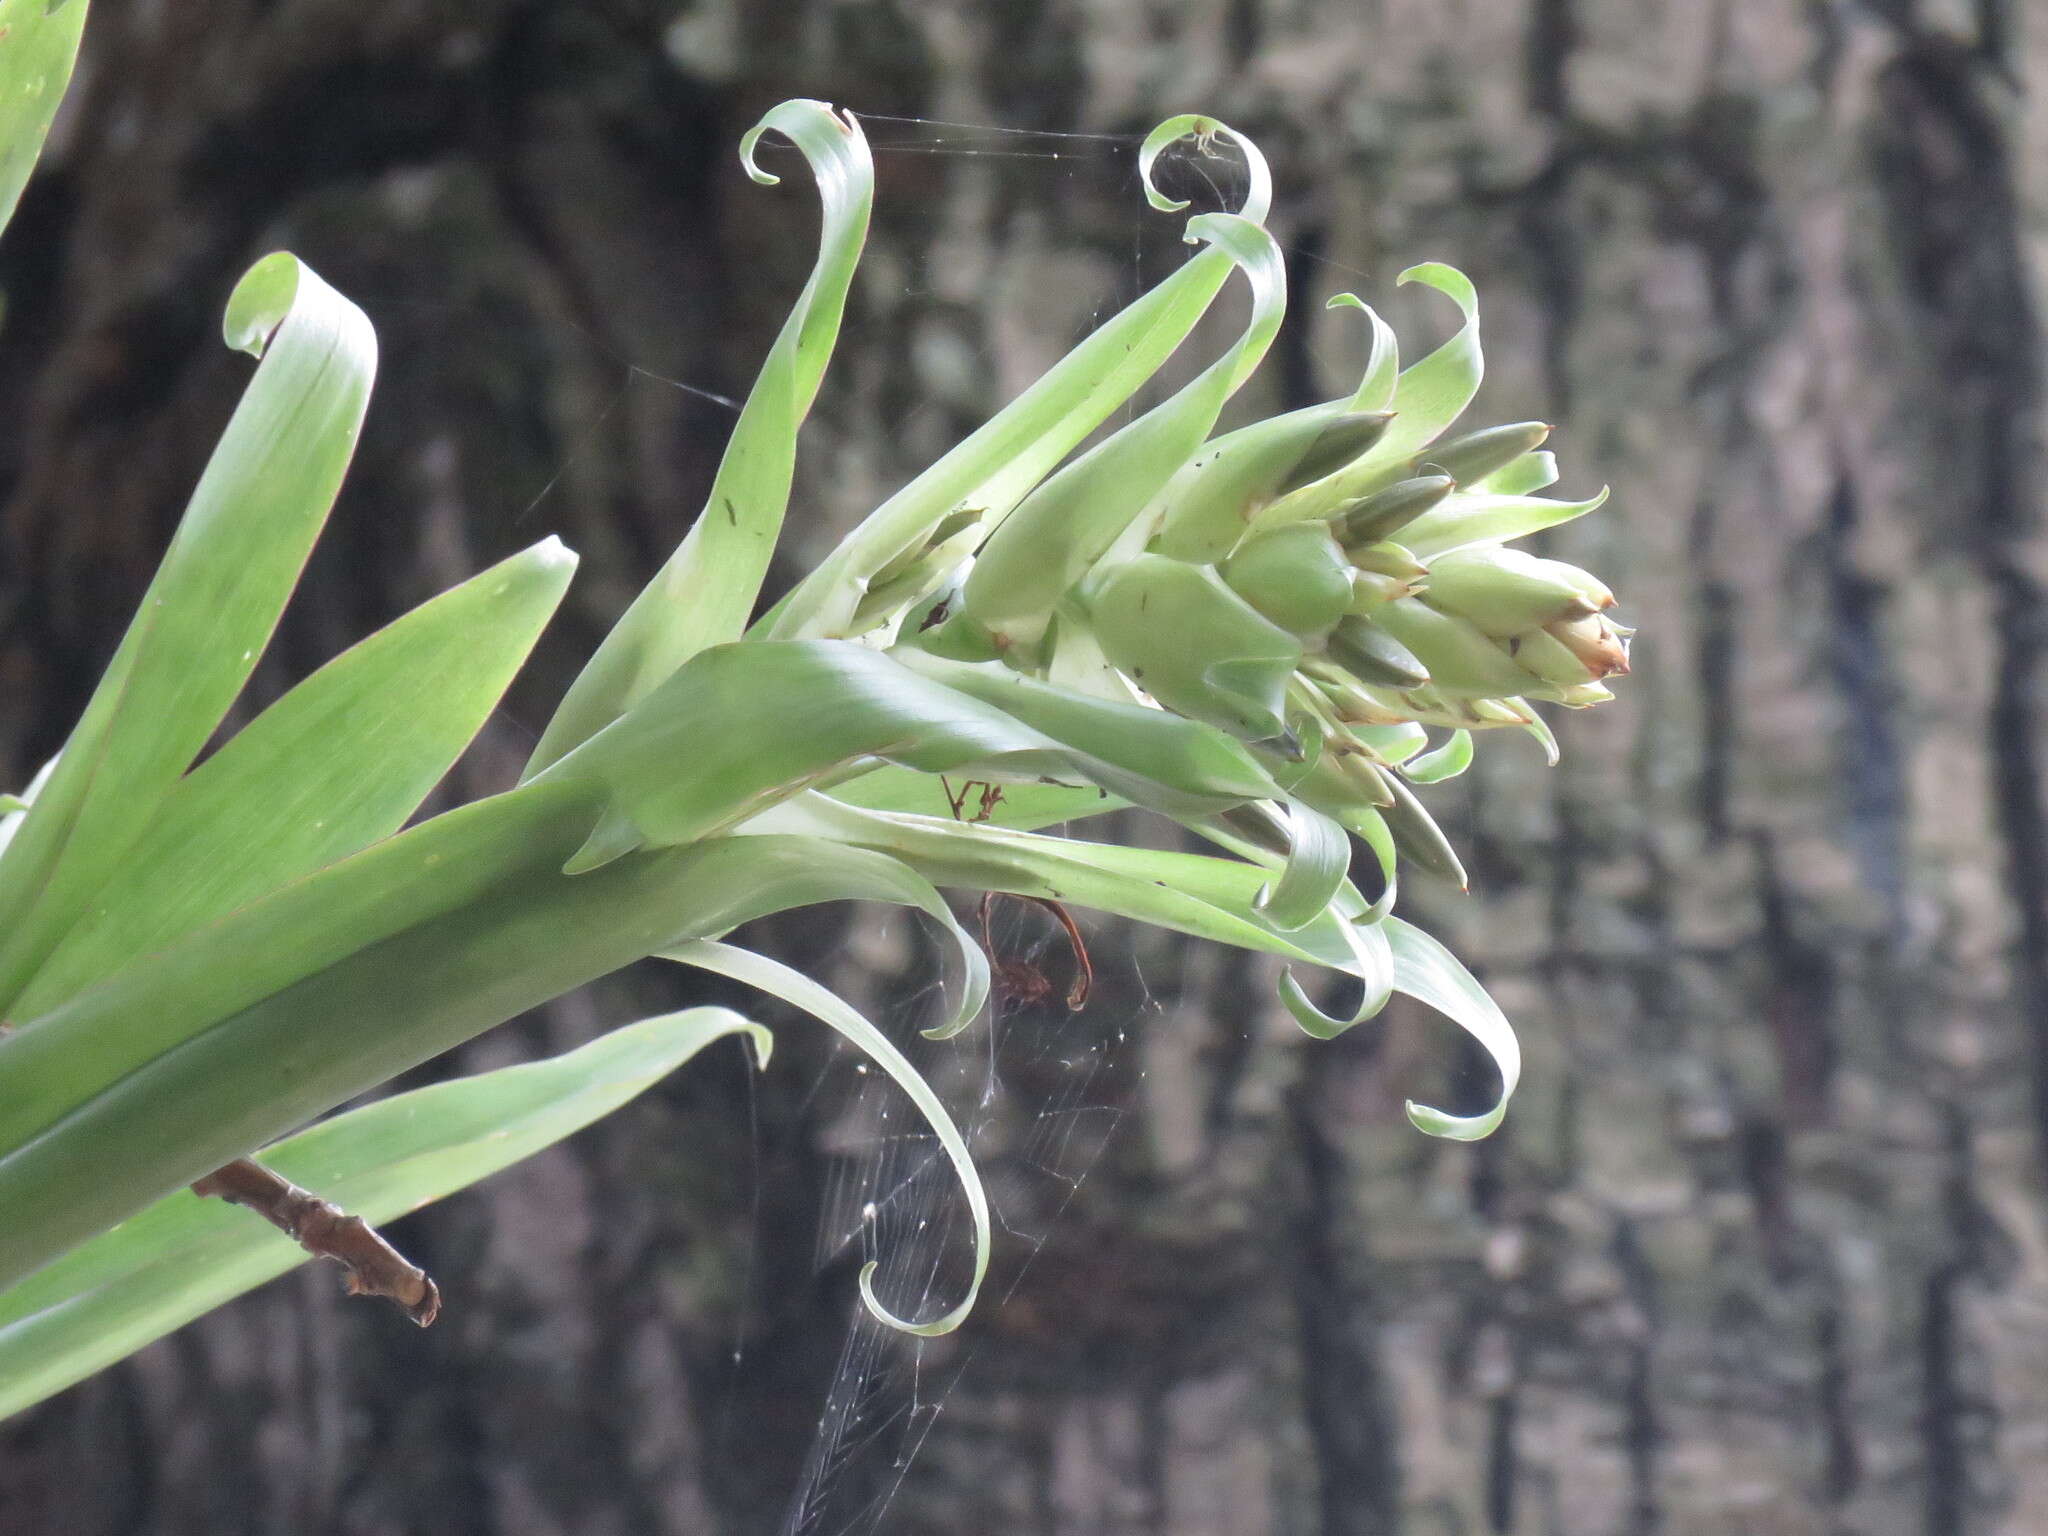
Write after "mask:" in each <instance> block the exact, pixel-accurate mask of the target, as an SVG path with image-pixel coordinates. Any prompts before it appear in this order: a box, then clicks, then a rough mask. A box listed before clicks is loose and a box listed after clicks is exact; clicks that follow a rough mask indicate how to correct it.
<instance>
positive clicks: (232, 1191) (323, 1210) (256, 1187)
mask: <svg viewBox="0 0 2048 1536" xmlns="http://www.w3.org/2000/svg"><path fill="white" fill-rule="evenodd" d="M192 1193H193V1194H195V1195H199V1196H202V1197H204V1196H208V1195H211V1196H214V1197H216V1198H218V1199H222V1200H225V1201H227V1202H228V1203H229V1204H230V1205H245V1206H247V1207H248V1208H249V1209H250V1210H252V1211H254V1212H255V1213H256V1214H257V1215H259V1216H261V1217H262V1218H263V1219H264V1220H265V1221H267V1222H269V1223H270V1224H271V1225H272V1226H273V1227H276V1228H277V1229H278V1230H279V1231H280V1232H283V1233H285V1234H286V1235H287V1236H289V1237H291V1238H292V1239H293V1240H294V1241H296V1242H297V1243H298V1245H299V1246H300V1247H301V1248H303V1249H305V1250H306V1252H308V1253H310V1254H312V1255H313V1256H314V1257H315V1258H320V1259H333V1260H334V1261H335V1262H336V1263H337V1264H339V1265H341V1267H342V1268H343V1269H345V1270H347V1271H348V1281H347V1284H348V1293H349V1295H351V1296H383V1297H386V1298H388V1299H389V1300H391V1301H392V1302H395V1303H396V1304H397V1305H398V1307H399V1308H400V1310H402V1311H403V1312H404V1313H405V1315H406V1316H407V1317H409V1318H411V1319H412V1320H413V1321H414V1322H415V1323H418V1324H419V1325H420V1326H421V1327H422V1328H424V1327H426V1326H427V1325H428V1324H429V1323H431V1322H433V1320H434V1319H435V1318H436V1317H438V1316H439V1315H440V1312H441V1291H440V1288H439V1287H438V1286H436V1285H435V1284H434V1282H433V1280H432V1279H431V1278H430V1277H429V1276H428V1274H427V1272H426V1271H425V1270H423V1269H421V1268H419V1267H418V1266H417V1265H414V1264H410V1263H408V1262H407V1261H406V1259H405V1256H404V1255H403V1254H401V1253H400V1252H399V1251H398V1250H397V1249H396V1248H393V1247H392V1246H391V1245H390V1244H389V1243H387V1242H385V1241H384V1239H383V1238H382V1237H380V1236H379V1235H378V1234H377V1229H376V1228H375V1227H373V1226H371V1225H370V1224H369V1223H368V1222H367V1221H365V1220H363V1218H362V1217H360V1216H351V1215H349V1214H348V1213H347V1212H345V1211H343V1210H342V1209H341V1208H340V1207H339V1206H337V1205H335V1204H333V1203H332V1202H331V1201H327V1200H322V1199H321V1198H320V1197H319V1196H318V1195H316V1194H313V1193H312V1192H311V1191H309V1190H304V1189H301V1188H299V1186H298V1185H296V1184H294V1183H292V1181H291V1180H290V1179H287V1178H285V1177H284V1176H283V1175H281V1174H277V1173H273V1172H271V1170H270V1169H268V1168H266V1167H264V1166H263V1165H262V1164H261V1163H259V1162H256V1161H254V1160H253V1159H251V1158H246V1157H238V1158H236V1159H235V1160H234V1161H233V1162H232V1163H229V1164H227V1165H226V1166H224V1167H220V1168H216V1169H214V1170H213V1172H211V1173H209V1174H208V1175H207V1176H206V1177H205V1178H203V1179H201V1180H199V1182H198V1183H196V1184H194V1185H193V1186H192Z"/></svg>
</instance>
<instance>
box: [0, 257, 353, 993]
mask: <svg viewBox="0 0 2048 1536" xmlns="http://www.w3.org/2000/svg"><path fill="white" fill-rule="evenodd" d="M224 329H225V331H226V334H227V337H228V340H229V342H230V344H231V345H235V346H238V347H241V348H243V349H245V350H249V351H253V352H255V353H257V354H258V355H260V356H261V357H262V359H263V361H262V363H261V365H260V366H259V367H258V368H257V370H256V376H255V378H254V379H252V380H251V381H250V384H249V387H248V389H247V390H246V391H245V392H244V394H243V396H242V401H241V404H240V405H238V406H237V407H236V409H235V414H234V417H233V419H232V420H230V421H229V423H228V426H227V430H226V432H224V433H223V434H222V436H221V440H220V444H219V446H218V447H217V448H216V449H215V450H214V453H213V457H212V459H211V460H210V461H209V462H208V464H207V466H206V471H205V473H204V474H203V475H201V477H200V480H199V485H198V488H197V489H196V490H194V492H193V493H192V500H191V502H190V504H189V505H188V506H187V508H186V511H185V516H184V520H183V521H182V522H181V523H180V524H179V526H178V532H177V535H176V537H175V538H173V539H172V541H171V547H170V550H169V552H168V553H167V554H166V555H165V556H164V561H163V565H162V566H161V567H160V568H159V569H158V571H157V575H156V579H155V580H154V581H153V582H151V583H150V587H149V590H148V592H147V593H145V594H144V596H143V599H142V607H141V610H140V611H139V612H138V613H137V614H136V616H135V620H134V622H133V623H132V624H131V625H130V626H129V629H128V633H127V635H126V637H125V638H124V639H123V640H122V642H121V646H120V649H119V650H118V651H117V652H116V653H115V655H114V659H113V661H112V662H111V663H110V664H109V666H108V668H107V671H106V675H105V676H104V677H103V678H102V679H101V681H100V686H99V688H98V690H97V691H96V692H95V693H94V694H93V697H92V700H91V702H90V703H89V704H88V705H87V706H86V710H85V715H84V717H83V718H82V719H81V720H80V721H79V723H78V726H77V729H76V730H74V731H73V732H72V735H71V739H70V741H69V742H68V743H66V745H65V748H64V752H63V754H62V756H61V758H60V759H59V761H58V765H57V769H56V771H55V772H54V773H53V774H52V775H51V777H50V781H49V783H48V784H46V785H45V786H44V788H43V791H42V793H41V794H40V795H38V796H37V798H36V802H35V805H34V807H33V808H32V809H31V810H30V811H29V813H28V817H27V820H26V821H25V822H24V823H23V825H22V827H21V830H20V832H19V833H18V834H17V835H16V836H15V838H14V839H13V841H12V842H11V843H9V844H8V846H7V850H6V853H5V856H4V857H0V934H5V935H6V937H5V940H4V941H0V1014H4V1012H5V1010H6V1008H7V1005H8V1004H9V1003H11V1002H12V1000H13V999H14V998H16V997H17V996H19V995H20V992H21V989H22V988H23V986H24V985H25V984H26V983H27V981H28V980H29V978H30V977H31V976H32V975H33V974H34V972H35V970H36V968H37V967H38V966H39V965H40V964H41V963H42V961H43V960H44V959H45V957H47V956H48V954H49V953H50V951H51V950H52V949H54V948H55V947H56V945H57V942H58V941H59V940H60V939H61V938H62V937H63V936H64V934H65V932H66V931H68V930H69V928H70V927H71V925H72V924H73V923H74V922H75V921H76V920H77V919H78V917H79V916H80V914H81V913H82V912H84V910H85V909H86V907H87V906H88V904H89V903H90V902H91V901H92V900H93V899H94V897H95V896H96V895H97V894H98V892H99V891H100V889H101V887H102V886H104V885H105V884H106V882H107V881H108V880H110V879H114V878H117V877H120V876H121V875H122V873H123V859H124V857H125V856H126V854H127V852H128V850H129V847H130V845H131V844H133V843H134V841H135V839H136V838H137V837H138V836H139V835H141V833H142V832H143V831H144V829H146V828H147V827H148V826H149V824H150V822H151V821H152V820H153V819H154V817H155V816H156V815H157V813H158V810H159V808H160V806H161V804H162V801H163V798H164V796H165V795H166V794H168V793H169V792H170V789H171V786H172V785H173V784H175V783H176V782H177V780H178V778H179V776H180V775H182V774H183V773H184V772H185V770H186V768H187V767H188V766H190V764H191V762H192V760H193V758H194V757H196V756H197V755H198V753H199V751H200V749H201V748H202V747H203V746H205V744H206V741H207V738H208V737H209V736H210V735H212V733H213V730H214V728H215V726H217V725H218V724H219V723H220V720H221V717H222V715H223V714H225V713H226V711H227V708H228V706H229V705H230V704H232V703H233V702H234V698H235V695H236V694H237V693H239V692H240V691H241V688H242V685H243V683H244V682H245V681H246V680H247V679H248V676H249V673H250V671H251V670H252V669H253V668H254V666H255V664H256V657H257V654H258V653H259V652H260V651H261V650H262V649H263V647H264V645H265V643H266V642H267V641H268V639H269V636H270V632H271V630H272V628H273V627H274V626H275V625H276V623H277V618H278V614H279V613H280V612H281V611H282V609H283V607H284V603H285V600H286V598H287V597H289V596H290V595H291V591H292V588H293V586H294V585H295V584H296V582H297V581H298V577H299V571H300V569H301V567H302V566H303V565H304V564H305V560H306V555H307V552H308V551H309V550H310V549H311V547H312V544H313V540H314V539H315V537H317V536H318V534H319V531H320V527H321V524H322V523H323V522H324V521H325V520H326V517H327V511H328V508H329V507H330V506H331V505H332V504H333V501H334V496H335V493H336V491H337V490H339V488H340V486H341V477H342V474H343V472H344V471H345V470H346V469H347V467H348V461H349V456H350V454H351V453H352V452H354V449H355V442H356V433H357V431H358V429H359V428H360V426H361V424H362V419H363V412H364V410H365V409H366V408H367V406H368V404H369V396H370V381H371V375H372V374H373V372H374V371H375V367H376V340H375V337H374V336H373V334H372V332H371V330H370V324H369V321H367V320H366V319H364V318H363V315H362V312H361V311H360V310H358V309H357V308H356V307H355V306H354V305H353V304H351V303H349V302H348V300H346V299H344V298H343V297H342V296H341V295H340V294H338V293H336V292H335V291H334V290H333V289H332V288H329V287H328V286H327V285H326V284H325V283H324V282H322V281H321V280H320V279H319V278H318V277H316V276H315V275H314V274H313V272H312V271H311V269H309V268H308V267H306V266H304V265H303V264H302V263H301V262H300V261H299V260H298V259H297V258H296V257H293V256H289V255H285V254H283V253H279V254H276V255H272V256H266V257H264V258H263V260H261V261H259V262H257V263H256V265H255V266H253V267H251V268H250V269H249V271H248V273H247V274H246V275H245V276H244V277H243V279H242V281H241V283H240V284H239V285H238V286H237V287H236V289H235V292H234V296H233V297H232V298H231V299H230V300H229V303H228V312H227V319H226V323H225V326H224Z"/></svg>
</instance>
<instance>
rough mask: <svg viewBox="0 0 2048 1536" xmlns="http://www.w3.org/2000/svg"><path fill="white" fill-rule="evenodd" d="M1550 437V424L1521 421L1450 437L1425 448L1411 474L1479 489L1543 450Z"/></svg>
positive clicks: (1413, 460)
mask: <svg viewBox="0 0 2048 1536" xmlns="http://www.w3.org/2000/svg"><path fill="white" fill-rule="evenodd" d="M1549 436H1550V424H1549V423H1548V422H1542V421H1517V422H1512V423H1510V424H1509V425H1507V426H1504V427H1482V428H1481V429H1480V430H1479V431H1477V432H1465V433H1461V434H1459V435H1458V436H1457V437H1447V438H1445V439H1444V440H1443V441H1442V442H1440V443H1436V444H1434V445H1432V446H1431V447H1428V448H1425V449H1423V450H1422V452H1420V453H1418V454H1417V455H1415V457H1414V458H1413V459H1411V460H1410V461H1409V464H1410V466H1411V468H1410V471H1409V472H1410V473H1411V474H1417V475H1428V474H1444V475H1449V476H1450V477H1451V478H1452V479H1453V480H1455V481H1457V482H1458V484H1460V485H1475V484H1477V483H1478V482H1479V481H1481V480H1483V479H1485V478H1486V477H1487V476H1488V475H1490V474H1492V473H1493V472H1494V471H1495V470H1497V469H1505V468H1506V467H1507V466H1508V465H1510V464H1512V463H1514V462H1515V460H1517V459H1519V458H1520V457H1521V456H1522V455H1523V454H1525V453H1528V452H1530V451H1531V450H1533V449H1536V448H1540V447H1542V446H1543V440H1544V439H1545V438H1547V437H1549Z"/></svg>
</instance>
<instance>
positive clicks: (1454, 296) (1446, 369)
mask: <svg viewBox="0 0 2048 1536" xmlns="http://www.w3.org/2000/svg"><path fill="white" fill-rule="evenodd" d="M1400 281H1401V282H1404V283H1424V284H1427V285H1428V286H1429V287H1431V288H1434V289H1436V291H1437V292H1439V293H1441V294H1443V295H1444V296H1445V297H1447V298H1449V299H1450V300H1451V301H1452V302H1453V303H1454V304H1456V305H1457V306H1458V311H1459V313H1460V314H1462V315H1463V316H1464V319H1465V323H1464V324H1463V325H1462V326H1460V327H1459V328H1458V330H1457V332H1456V334H1455V335H1453V336H1452V337H1451V339H1450V340H1449V341H1446V342H1445V343H1444V344H1443V345H1442V346H1440V347H1438V348H1437V349H1436V350H1435V351H1434V352H1431V353H1430V354H1429V355H1428V356H1427V357H1424V358H1422V359H1421V360H1419V361H1417V362H1414V363H1410V364H1409V365H1408V367H1407V368H1405V369H1404V370H1402V373H1401V376H1400V378H1399V379H1398V380H1397V381H1396V382H1395V384H1394V389H1393V395H1392V399H1391V400H1390V401H1389V403H1388V407H1387V408H1388V409H1389V410H1391V411H1392V412H1393V413H1394V419H1393V421H1392V422H1391V423H1389V424H1388V427H1387V432H1386V435H1385V436H1384V437H1382V438H1381V439H1380V440H1379V441H1378V442H1377V443H1375V444H1373V446H1372V448H1371V449H1370V450H1369V451H1368V452H1366V453H1365V454H1363V455H1362V456H1360V457H1359V458H1358V460H1357V461H1356V462H1354V463H1353V464H1351V465H1350V466H1348V467H1347V468H1345V469H1343V470H1340V471H1339V472H1338V473H1336V474H1334V475H1330V476H1328V477H1326V478H1324V479H1322V480H1318V481H1316V482H1315V483H1314V484H1313V485H1308V486H1304V487H1302V489H1300V490H1298V491H1295V492H1293V493H1292V494H1290V495H1287V496H1283V497H1281V498H1280V499H1279V500H1278V501H1276V502H1274V503H1273V504H1272V505H1271V506H1268V507H1266V508H1265V509H1264V510H1263V511H1261V512H1259V513H1258V515H1257V516H1256V517H1255V518H1254V519H1253V521H1254V523H1255V524H1257V525H1259V526H1264V525H1267V524H1271V523H1284V522H1292V521H1294V520H1295V519H1297V518H1302V517H1320V516H1322V515H1323V514H1324V513H1325V512H1328V511H1329V510H1331V509H1332V508H1334V507H1335V506H1336V505H1337V504H1338V503H1339V502H1341V501H1343V500H1345V499H1346V498H1348V497H1351V496H1356V495H1359V494H1361V493H1363V492H1365V491H1368V490H1374V489H1377V488H1378V486H1379V485H1381V484H1383V483H1385V480H1386V478H1387V477H1388V475H1390V474H1392V473H1393V472H1394V471H1395V467H1396V466H1398V465H1399V464H1401V463H1402V462H1403V461H1404V460H1406V459H1408V458H1409V457H1411V456H1412V455H1413V454H1414V453H1415V452H1416V451H1417V450H1419V449H1421V448H1424V447H1426V446H1428V445H1429V444H1430V443H1431V442H1433V441H1434V440H1435V439H1436V437H1437V435H1438V434H1439V433H1440V432H1442V431H1443V430H1444V428H1446V427H1448V426H1449V425H1450V424H1451V423H1452V422H1454V421H1456V420H1457V419H1458V417H1459V415H1460V413H1462V412H1463V411H1464V409H1465V407H1466V406H1468V405H1470V404H1471V403H1472V397H1473V396H1474V395H1475V394H1477V393H1478V392H1479V381H1480V379H1481V378H1482V377H1484V375H1485V368H1486V364H1485V357H1484V355H1483V353H1482V352H1481V349H1480V345H1479V294H1478V291H1477V290H1476V289H1474V288H1473V286H1472V282H1471V279H1469V278H1468V277H1466V276H1465V274H1464V273H1462V272H1460V271H1459V270H1458V269H1457V268H1456V267H1452V266H1446V265H1445V264H1444V263H1443V262H1440V261H1426V262H1423V263H1422V264H1421V265H1420V266H1414V267H1410V268H1409V269H1408V270H1407V271H1405V272H1403V273H1402V274H1401V276H1400ZM1360 308H1364V306H1363V305H1361V306H1360ZM1366 312H1367V314H1371V311H1370V310H1367V311H1366ZM1374 318H1375V320H1377V316H1375V317H1374ZM1376 330H1377V328H1376ZM1369 372H1375V373H1376V372H1377V370H1369Z"/></svg>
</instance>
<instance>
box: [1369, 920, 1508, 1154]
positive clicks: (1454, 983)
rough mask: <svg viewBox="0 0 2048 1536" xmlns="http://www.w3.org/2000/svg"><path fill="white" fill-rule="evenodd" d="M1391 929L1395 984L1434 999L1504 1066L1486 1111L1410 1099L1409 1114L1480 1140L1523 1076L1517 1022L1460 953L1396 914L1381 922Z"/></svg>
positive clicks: (1423, 1125)
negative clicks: (1460, 1111) (1464, 1111)
mask: <svg viewBox="0 0 2048 1536" xmlns="http://www.w3.org/2000/svg"><path fill="white" fill-rule="evenodd" d="M1378 926H1379V927H1381V928H1383V929H1385V930H1386V935H1387V942H1388V944H1389V945H1390V946H1391V947H1392V949H1393V955H1394V988H1395V990H1396V991H1399V992H1405V993H1406V994H1407V995H1408V996H1410V997H1413V998H1416V999H1418V1000H1420V1001H1422V1002H1425V1003H1427V1004H1429V1006H1430V1007H1432V1008H1434V1009H1436V1011H1437V1012H1439V1013H1441V1014H1443V1015H1444V1016H1445V1017H1447V1018H1449V1019H1450V1020H1451V1021H1452V1022H1454V1023H1455V1024H1457V1025H1458V1026H1459V1027H1460V1028H1462V1029H1463V1030H1464V1031H1465V1032H1466V1033H1467V1034H1469V1035H1471V1036H1472V1038H1473V1039H1474V1040H1476V1041H1478V1042H1479V1044H1480V1046H1481V1047H1482V1048H1484V1050H1485V1051H1486V1054H1487V1055H1489V1056H1491V1057H1492V1058H1493V1064H1494V1066H1495V1067H1496V1068H1497V1069H1498V1070H1499V1072H1500V1079H1501V1085H1500V1097H1499V1098H1498V1099H1497V1100H1495V1101H1494V1105H1493V1108H1491V1109H1489V1110H1487V1111H1486V1113H1484V1114H1481V1115H1447V1114H1445V1113H1444V1112H1443V1111H1442V1110H1440V1109H1431V1108H1429V1107H1428V1106H1427V1105H1423V1104H1417V1103H1416V1102H1415V1101H1414V1100H1412V1099H1411V1100H1409V1101H1408V1118H1409V1119H1410V1120H1411V1121H1413V1122H1414V1124H1415V1127H1416V1129H1417V1130H1420V1131H1425V1132H1427V1133H1428V1134H1429V1135H1431V1136H1444V1137H1448V1138H1449V1139H1450V1140H1452V1141H1478V1140H1479V1139H1480V1138H1481V1137H1484V1136H1489V1135H1491V1134H1492V1133H1493V1131H1494V1129H1495V1128H1496V1127H1497V1126H1498V1125H1499V1124H1500V1123H1501V1121H1502V1119H1503V1118H1505V1116H1506V1115H1507V1112H1508V1100H1509V1099H1510V1098H1512V1097H1513V1096H1514V1092H1515V1085H1516V1084H1517V1083H1518V1082H1520V1081H1521V1077H1522V1048H1521V1046H1520V1045H1519V1044H1518V1043H1517V1042H1516V1040H1515V1031H1514V1028H1513V1027H1512V1026H1511V1025H1510V1024H1509V1023H1508V1021H1507V1019H1506V1018H1505V1017H1504V1016H1503V1015H1502V1013H1501V1011H1500V1008H1499V1006H1498V1005H1497V1004H1496V1003H1495V1002H1494V1000H1493V999H1492V998H1490V997H1488V996H1487V995H1486V989H1485V988H1484V987H1482V986H1480V985H1479V983H1478V982H1477V981H1476V980H1474V979H1473V976H1472V973H1471V972H1470V971H1468V970H1466V969H1465V967H1464V966H1462V965H1460V964H1459V963H1458V960H1457V957H1456V956H1455V955H1453V954H1452V953H1451V952H1450V951H1449V950H1447V949H1445V948H1444V947H1443V945H1441V944H1439V943H1437V941H1436V940H1435V939H1432V938H1431V937H1430V936H1429V935H1428V934H1426V933H1424V932H1423V931H1422V930H1421V929H1420V928H1417V927H1414V926H1413V925H1411V924H1409V923H1404V922H1402V921H1401V920H1400V919H1399V918H1398V917H1390V918H1388V919H1387V920H1386V921H1385V922H1384V923H1381V924H1379V925H1378Z"/></svg>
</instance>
